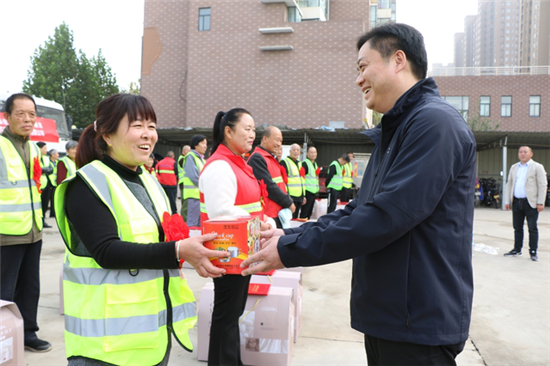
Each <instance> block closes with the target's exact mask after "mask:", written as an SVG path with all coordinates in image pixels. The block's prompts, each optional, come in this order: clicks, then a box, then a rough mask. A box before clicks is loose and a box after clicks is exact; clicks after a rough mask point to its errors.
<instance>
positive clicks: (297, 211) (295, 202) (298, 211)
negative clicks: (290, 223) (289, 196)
mask: <svg viewBox="0 0 550 366" xmlns="http://www.w3.org/2000/svg"><path fill="white" fill-rule="evenodd" d="M302 202H303V200H300V201H293V202H292V203H294V206H295V207H296V210H294V212H293V213H292V218H293V219H297V218H298V215H299V214H300V209H301V208H302Z"/></svg>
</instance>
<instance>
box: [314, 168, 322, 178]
mask: <svg viewBox="0 0 550 366" xmlns="http://www.w3.org/2000/svg"><path fill="white" fill-rule="evenodd" d="M320 172H321V168H317V170H316V171H315V174H316V175H317V176H319V173H320Z"/></svg>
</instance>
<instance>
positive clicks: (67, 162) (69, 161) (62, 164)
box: [57, 140, 78, 185]
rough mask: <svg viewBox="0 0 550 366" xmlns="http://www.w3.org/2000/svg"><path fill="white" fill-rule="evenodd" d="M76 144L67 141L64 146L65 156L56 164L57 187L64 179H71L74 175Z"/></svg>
mask: <svg viewBox="0 0 550 366" xmlns="http://www.w3.org/2000/svg"><path fill="white" fill-rule="evenodd" d="M77 147H78V142H76V141H72V140H71V141H69V142H67V143H66V144H65V151H66V152H67V155H65V156H64V157H62V158H61V159H59V162H58V163H57V185H59V184H61V182H63V181H64V180H65V179H67V178H72V177H74V175H75V174H76V164H75V159H76V148H77Z"/></svg>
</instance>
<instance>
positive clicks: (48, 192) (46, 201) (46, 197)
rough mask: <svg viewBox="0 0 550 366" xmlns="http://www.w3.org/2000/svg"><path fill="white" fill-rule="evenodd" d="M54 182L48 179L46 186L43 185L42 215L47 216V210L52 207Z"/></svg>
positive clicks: (41, 198)
mask: <svg viewBox="0 0 550 366" xmlns="http://www.w3.org/2000/svg"><path fill="white" fill-rule="evenodd" d="M52 188H53V186H52V184H51V183H50V181H49V180H48V184H47V185H46V187H42V193H41V194H40V200H41V201H42V217H46V212H47V211H48V208H49V207H50V201H51V200H52Z"/></svg>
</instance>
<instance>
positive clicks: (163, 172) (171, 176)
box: [156, 157, 178, 186]
mask: <svg viewBox="0 0 550 366" xmlns="http://www.w3.org/2000/svg"><path fill="white" fill-rule="evenodd" d="M175 163H176V161H175V160H174V159H172V158H169V157H165V158H164V159H162V160H161V161H159V162H158V163H157V166H156V168H157V178H158V180H159V183H160V184H162V185H164V186H175V185H177V184H178V178H177V176H176V172H175V171H174V164H175Z"/></svg>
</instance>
